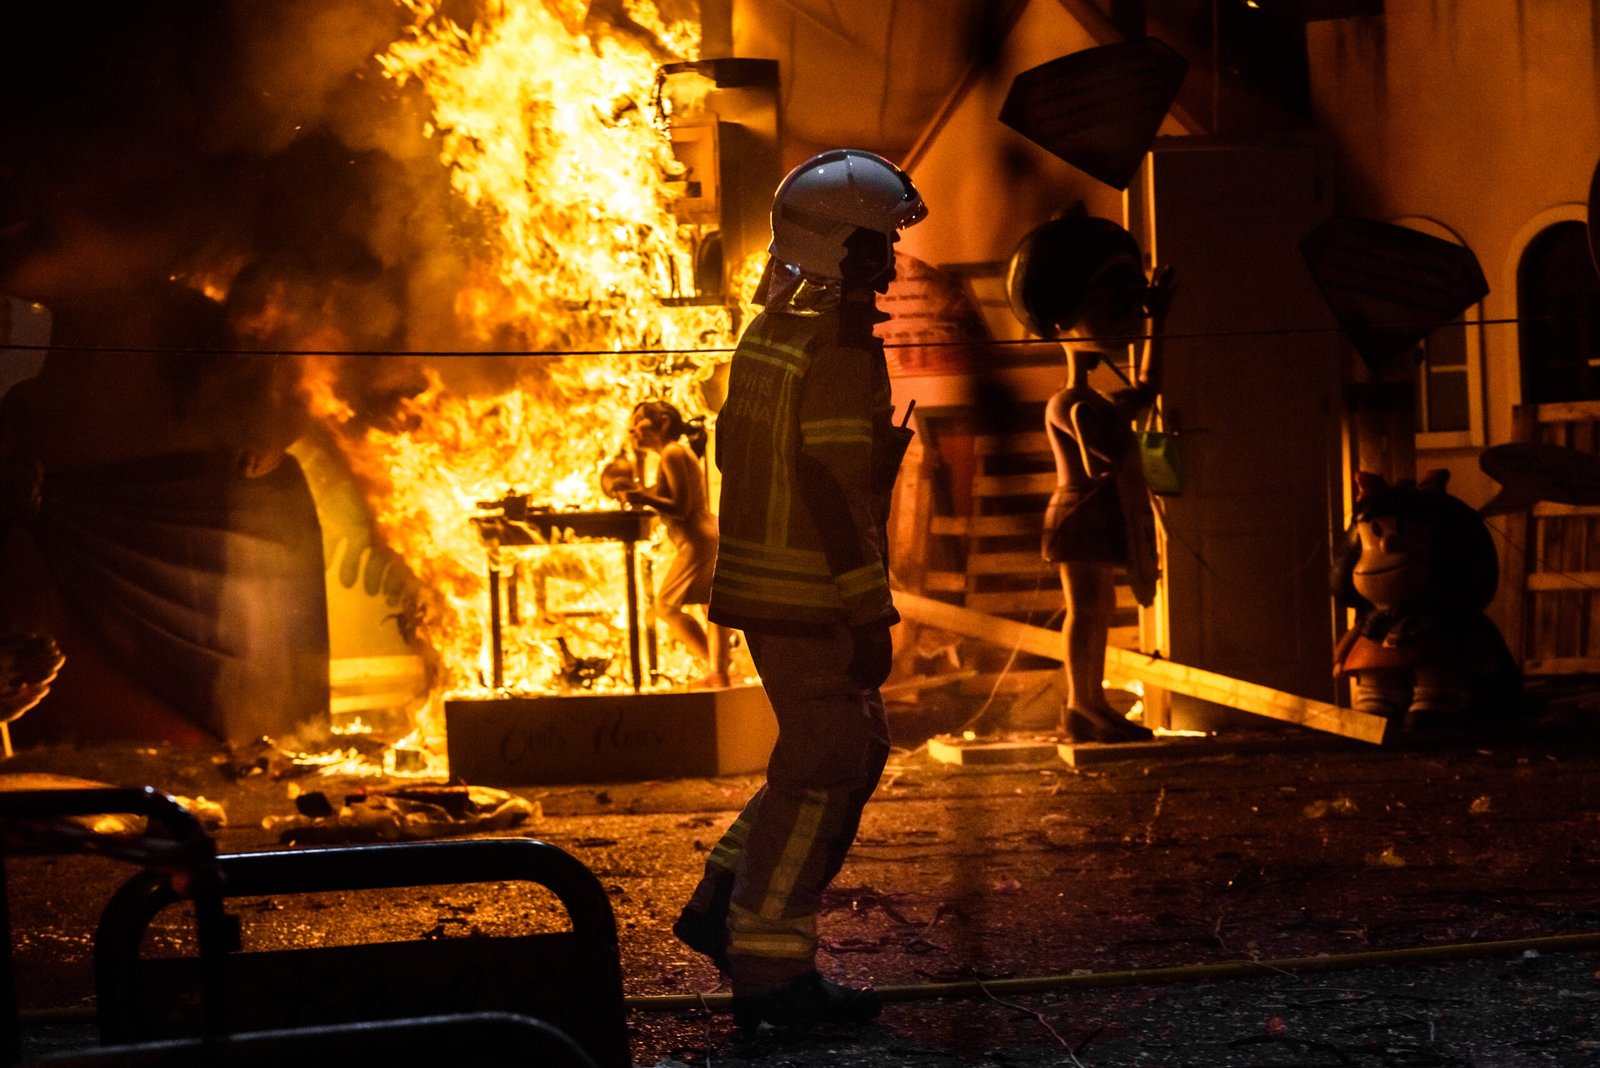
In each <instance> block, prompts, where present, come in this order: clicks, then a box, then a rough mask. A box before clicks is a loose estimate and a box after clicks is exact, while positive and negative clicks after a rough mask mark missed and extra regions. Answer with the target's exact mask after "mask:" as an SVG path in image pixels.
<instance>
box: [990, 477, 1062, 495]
mask: <svg viewBox="0 0 1600 1068" xmlns="http://www.w3.org/2000/svg"><path fill="white" fill-rule="evenodd" d="M1055 491H1056V475H1055V472H1054V471H1041V472H1038V473H1037V474H1031V475H978V476H977V477H975V478H973V480H972V495H973V497H1023V496H1028V495H1030V494H1040V495H1043V496H1049V495H1050V494H1052V493H1054V492H1055Z"/></svg>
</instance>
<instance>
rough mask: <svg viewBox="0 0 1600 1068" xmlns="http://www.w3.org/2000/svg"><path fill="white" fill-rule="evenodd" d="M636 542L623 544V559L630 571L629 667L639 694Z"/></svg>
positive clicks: (635, 688)
mask: <svg viewBox="0 0 1600 1068" xmlns="http://www.w3.org/2000/svg"><path fill="white" fill-rule="evenodd" d="M636 544H637V543H636V542H631V541H625V542H623V543H622V558H623V561H624V563H625V564H626V565H627V571H628V666H629V667H630V668H632V670H633V692H634V693H638V692H639V686H640V682H641V679H640V670H639V573H638V572H639V564H638V561H637V560H636V559H635V556H636V554H635V552H634V546H635V545H636Z"/></svg>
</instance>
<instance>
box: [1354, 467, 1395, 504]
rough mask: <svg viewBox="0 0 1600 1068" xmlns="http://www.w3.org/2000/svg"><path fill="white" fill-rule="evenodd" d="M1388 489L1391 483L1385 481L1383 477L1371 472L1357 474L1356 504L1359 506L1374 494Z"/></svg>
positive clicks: (1358, 472)
mask: <svg viewBox="0 0 1600 1068" xmlns="http://www.w3.org/2000/svg"><path fill="white" fill-rule="evenodd" d="M1388 488H1389V483H1387V482H1385V481H1384V479H1383V476H1382V475H1379V474H1374V473H1373V472H1371V471H1357V472H1356V503H1358V504H1359V503H1360V502H1362V501H1364V500H1366V499H1367V498H1368V497H1371V496H1372V495H1373V494H1375V493H1379V492H1381V491H1383V490H1386V489H1388Z"/></svg>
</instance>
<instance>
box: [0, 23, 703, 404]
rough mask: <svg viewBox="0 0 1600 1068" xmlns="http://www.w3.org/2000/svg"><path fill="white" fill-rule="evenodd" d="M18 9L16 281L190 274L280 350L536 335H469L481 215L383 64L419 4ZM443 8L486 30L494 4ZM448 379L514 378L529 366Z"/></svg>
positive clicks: (7, 210)
mask: <svg viewBox="0 0 1600 1068" xmlns="http://www.w3.org/2000/svg"><path fill="white" fill-rule="evenodd" d="M530 2H537V0H530ZM547 2H551V6H552V10H553V11H557V13H558V14H561V15H562V16H563V17H565V18H566V19H568V20H569V21H572V20H576V24H575V25H574V26H573V27H572V28H574V29H582V30H583V31H585V32H587V33H589V34H591V35H592V36H595V37H596V38H598V36H599V35H602V34H605V33H613V34H615V35H617V36H619V37H625V38H627V39H628V40H631V41H638V40H640V39H641V38H642V35H643V36H648V35H647V34H645V31H643V30H642V29H641V27H639V26H638V25H636V24H634V23H632V22H631V21H630V20H629V17H628V16H627V15H625V14H624V13H623V5H622V4H620V3H618V2H615V0H604V2H596V3H592V4H583V3H571V2H562V3H560V4H555V3H553V0H547ZM10 6H11V7H12V8H20V10H16V11H14V12H12V13H11V17H10V19H9V20H8V21H10V22H11V23H12V27H11V32H8V34H7V35H6V39H5V43H4V44H3V45H0V86H3V88H4V90H5V92H4V96H3V97H0V99H5V100H8V101H14V102H23V103H22V105H21V106H12V107H10V108H8V109H6V110H5V111H4V113H3V114H0V292H5V293H9V294H12V295H15V296H21V297H26V298H28V299H31V300H37V301H39V302H41V303H43V304H45V305H46V306H48V307H50V308H51V309H52V310H53V311H55V312H56V316H57V320H58V322H64V321H70V320H73V319H75V318H80V317H85V315H86V312H85V311H82V310H81V309H90V308H104V307H106V306H109V305H116V306H121V307H126V306H128V305H130V304H132V303H136V301H134V300H133V299H130V298H129V297H128V296H127V295H128V294H145V293H148V292H150V291H151V290H152V288H154V287H158V286H160V285H164V284H170V283H171V282H177V283H178V284H180V285H183V286H185V287H187V288H189V289H193V290H196V291H199V292H203V293H206V294H207V295H209V296H211V297H213V298H215V299H217V300H219V301H221V302H222V303H223V305H224V307H225V310H226V315H227V321H228V323H229V324H230V326H231V329H232V331H233V334H234V339H235V344H236V345H237V346H239V347H241V348H245V349H255V350H266V351H273V352H292V351H306V350H334V351H353V352H396V351H398V352H406V351H410V352H425V351H433V350H461V349H471V348H493V347H499V345H498V344H497V342H500V343H504V342H506V341H508V340H511V341H514V340H515V339H514V338H510V339H508V338H494V337H490V338H483V337H476V338H474V337H468V336H463V333H464V332H463V329H462V327H461V325H460V321H459V317H458V315H457V310H456V301H457V299H458V295H459V294H460V293H461V292H462V290H463V288H464V287H465V286H466V285H467V284H468V282H469V281H470V278H471V272H472V269H473V263H472V254H473V249H474V242H475V241H477V240H479V239H480V238H481V234H478V233H476V232H475V227H478V226H481V221H480V220H477V219H474V218H472V217H471V216H470V214H469V213H468V212H467V210H466V209H465V208H464V207H463V205H462V203H461V201H460V199H459V198H458V197H457V196H455V195H454V194H453V193H452V190H451V187H450V176H449V173H448V171H447V170H446V168H445V167H444V165H443V164H441V163H440V161H439V146H438V143H437V142H436V141H433V140H429V139H428V137H427V136H426V135H425V131H426V129H427V119H428V116H429V108H430V104H429V101H428V100H427V98H426V96H425V94H424V91H423V89H422V87H421V86H420V85H419V83H418V82H417V81H415V80H412V81H409V82H406V83H404V84H398V83H397V82H396V81H395V80H393V79H390V78H386V77H384V76H383V75H382V73H381V71H380V69H379V66H378V64H377V62H376V61H375V60H374V56H376V55H377V54H378V53H381V52H383V51H384V50H385V49H386V48H387V47H388V46H389V45H390V44H391V43H392V42H394V41H396V40H397V39H399V38H400V37H401V35H402V34H403V33H404V31H405V29H406V27H407V25H408V23H409V22H410V21H411V20H412V18H413V14H412V12H411V11H410V10H409V9H408V8H407V7H406V6H404V5H403V4H401V3H399V2H397V0H231V2H227V3H217V2H216V0H142V2H140V3H137V4H115V5H112V4H104V5H101V4H96V5H88V6H85V5H73V4H61V3H59V2H57V0H26V2H23V3H19V4H15V5H10ZM440 7H441V14H442V15H445V16H448V17H450V18H451V19H452V20H454V21H456V22H457V23H458V24H460V25H463V26H464V27H468V28H470V27H471V26H472V24H473V19H474V10H475V5H474V4H472V3H467V2H454V3H445V4H442V5H440ZM683 7H685V4H684V3H683V2H681V0H680V2H678V3H677V4H676V5H675V6H673V5H668V6H667V8H666V9H665V10H666V13H668V14H677V15H681V14H682V13H683V12H681V11H678V10H676V9H679V8H683ZM91 12H92V14H91ZM668 58H670V57H668ZM113 295H115V296H113ZM89 317H91V318H93V319H94V320H95V322H96V323H97V324H103V325H105V327H106V330H107V331H109V333H101V334H96V333H93V332H90V336H88V337H87V338H86V339H85V340H86V341H87V343H89V344H98V345H105V346H108V347H115V346H117V345H130V344H132V343H133V342H132V341H131V340H129V339H127V338H123V337H119V336H116V327H115V324H114V323H105V320H106V318H107V317H106V316H104V315H103V314H95V315H92V316H89ZM83 334H84V331H82V330H78V331H74V336H76V337H80V338H81V337H83ZM146 340H148V339H146ZM163 341H164V343H169V344H173V345H177V346H180V347H181V346H184V345H192V346H196V347H200V346H201V345H202V339H200V338H190V339H186V338H184V337H183V336H182V335H181V334H180V335H178V336H175V337H165V338H164V339H163ZM207 343H209V339H207ZM446 373H447V375H448V378H449V380H450V382H451V384H452V386H460V387H463V388H504V387H505V386H506V385H508V384H509V381H510V378H511V376H512V375H513V374H514V373H515V372H512V371H509V370H507V369H506V368H505V367H503V366H499V365H496V364H493V363H490V362H487V361H472V365H471V366H468V365H467V364H465V363H460V362H454V361H452V362H451V364H450V366H449V369H448V371H447V372H446ZM328 378H329V379H330V380H332V381H334V382H335V383H336V384H337V389H338V391H339V392H340V394H341V397H342V399H343V400H344V401H345V402H346V403H348V404H349V405H350V406H351V407H352V408H353V409H355V411H356V413H357V416H358V418H360V419H364V420H371V421H377V422H381V421H382V420H383V419H385V418H387V417H388V416H389V415H390V414H392V411H393V405H394V402H395V400H396V399H397V398H400V397H403V396H405V395H407V394H408V393H411V392H415V391H416V390H418V389H420V388H421V385H422V381H423V380H422V376H421V373H420V370H419V367H418V361H416V360H409V359H401V360H393V359H387V360H386V359H348V360H342V361H340V364H339V366H338V367H337V368H336V369H335V370H333V371H332V372H331V373H329V374H328Z"/></svg>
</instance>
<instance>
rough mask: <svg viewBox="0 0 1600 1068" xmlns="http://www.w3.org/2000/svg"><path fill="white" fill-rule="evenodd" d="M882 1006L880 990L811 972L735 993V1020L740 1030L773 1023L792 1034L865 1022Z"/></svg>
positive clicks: (772, 1024) (753, 1028) (754, 1028)
mask: <svg viewBox="0 0 1600 1068" xmlns="http://www.w3.org/2000/svg"><path fill="white" fill-rule="evenodd" d="M882 1009H883V1002H882V1000H881V999H880V998H879V997H878V992H877V991H876V990H872V989H870V988H868V989H866V990H858V989H856V988H855V987H851V986H841V985H840V984H838V983H833V982H829V981H828V980H827V979H824V978H823V977H822V976H821V975H819V974H818V973H816V972H808V973H806V974H805V975H802V976H801V977H800V978H798V979H796V980H794V981H793V982H791V983H789V984H788V985H786V986H780V987H777V988H775V989H772V990H762V991H758V992H756V993H753V994H735V995H734V997H733V1022H734V1025H735V1026H737V1027H738V1028H739V1030H740V1031H754V1030H756V1029H757V1028H758V1027H760V1026H761V1025H762V1024H770V1025H771V1026H772V1027H774V1028H777V1029H778V1030H781V1031H784V1032H787V1033H789V1034H800V1033H804V1032H806V1031H810V1030H812V1029H813V1028H816V1027H823V1026H827V1025H830V1024H831V1025H834V1026H841V1025H842V1026H848V1025H851V1024H864V1023H866V1022H867V1021H869V1020H871V1019H873V1018H874V1017H875V1016H877V1015H878V1013H879V1012H880V1011H881V1010H882Z"/></svg>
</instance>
